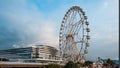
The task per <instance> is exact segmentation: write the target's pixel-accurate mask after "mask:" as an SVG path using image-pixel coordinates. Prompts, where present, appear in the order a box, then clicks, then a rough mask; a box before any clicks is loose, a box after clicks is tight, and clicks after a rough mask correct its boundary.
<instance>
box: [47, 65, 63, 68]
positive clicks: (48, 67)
mask: <svg viewBox="0 0 120 68" xmlns="http://www.w3.org/2000/svg"><path fill="white" fill-rule="evenodd" d="M46 68H61V66H60V65H59V64H48V65H47V66H46Z"/></svg>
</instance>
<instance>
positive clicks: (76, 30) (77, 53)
mask: <svg viewBox="0 0 120 68" xmlns="http://www.w3.org/2000/svg"><path fill="white" fill-rule="evenodd" d="M88 25H89V22H88V21H87V16H86V15H85V12H84V11H83V10H82V8H80V7H79V6H73V7H71V8H70V9H69V10H68V11H67V12H66V14H65V16H64V18H63V20H62V23H61V28H60V34H59V47H60V51H61V57H62V58H63V61H64V62H67V61H74V62H84V60H85V54H87V53H88V50H87V47H89V45H90V44H89V42H88V40H89V39H90V36H89V32H90V29H89V28H88Z"/></svg>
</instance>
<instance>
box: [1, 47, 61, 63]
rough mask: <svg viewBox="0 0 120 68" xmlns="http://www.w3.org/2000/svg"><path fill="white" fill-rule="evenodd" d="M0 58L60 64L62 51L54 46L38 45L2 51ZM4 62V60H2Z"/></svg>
mask: <svg viewBox="0 0 120 68" xmlns="http://www.w3.org/2000/svg"><path fill="white" fill-rule="evenodd" d="M0 58H1V59H2V58H6V59H8V60H10V61H13V60H14V61H23V62H28V61H33V62H49V61H50V62H60V61H62V60H61V58H60V51H59V50H58V49H56V48H55V47H52V46H46V45H37V46H32V47H26V48H14V49H7V50H0ZM1 61H2V60H1Z"/></svg>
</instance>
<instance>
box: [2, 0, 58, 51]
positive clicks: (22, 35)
mask: <svg viewBox="0 0 120 68" xmlns="http://www.w3.org/2000/svg"><path fill="white" fill-rule="evenodd" d="M16 3H18V2H15V3H11V2H10V3H9V4H8V6H9V5H11V4H14V5H12V6H11V7H10V9H8V8H9V7H8V6H7V7H6V8H5V10H7V11H5V12H0V18H1V20H0V21H1V24H2V25H3V28H4V29H6V30H5V31H6V32H5V33H4V31H1V33H0V34H1V35H0V38H1V40H0V42H2V41H3V39H5V38H6V40H4V41H5V42H6V43H8V42H9V43H8V44H5V43H3V44H1V45H2V46H3V45H5V46H4V47H2V48H3V49H4V48H7V46H8V45H9V47H10V46H13V47H26V46H31V45H36V44H39V45H40V44H47V45H51V46H54V47H56V45H58V37H57V36H56V34H55V26H54V25H55V24H53V23H54V22H55V21H51V20H50V19H48V18H44V16H42V13H40V11H39V10H38V9H37V8H38V7H37V6H36V5H32V6H29V4H28V5H27V3H26V2H24V3H23V1H20V4H21V6H19V4H18V5H17V4H16ZM4 6H5V5H4ZM4 6H3V7H4ZM14 6H15V7H14ZM13 7H14V9H13ZM0 9H1V8H0ZM10 10H12V11H10ZM3 18H4V19H3ZM2 20H3V21H2ZM6 20H7V21H6ZM0 28H1V29H0V30H2V26H1V27H0ZM11 33H12V34H15V35H11ZM5 34H7V36H8V37H4V35H5ZM9 37H10V40H11V41H10V40H7V39H9ZM14 41H15V42H14ZM12 42H14V43H12Z"/></svg>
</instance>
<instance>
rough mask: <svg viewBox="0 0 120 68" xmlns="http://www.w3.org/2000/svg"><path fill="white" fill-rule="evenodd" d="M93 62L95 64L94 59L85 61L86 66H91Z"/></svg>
mask: <svg viewBox="0 0 120 68" xmlns="http://www.w3.org/2000/svg"><path fill="white" fill-rule="evenodd" d="M91 64H93V62H92V61H89V60H88V61H85V66H89V65H91Z"/></svg>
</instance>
